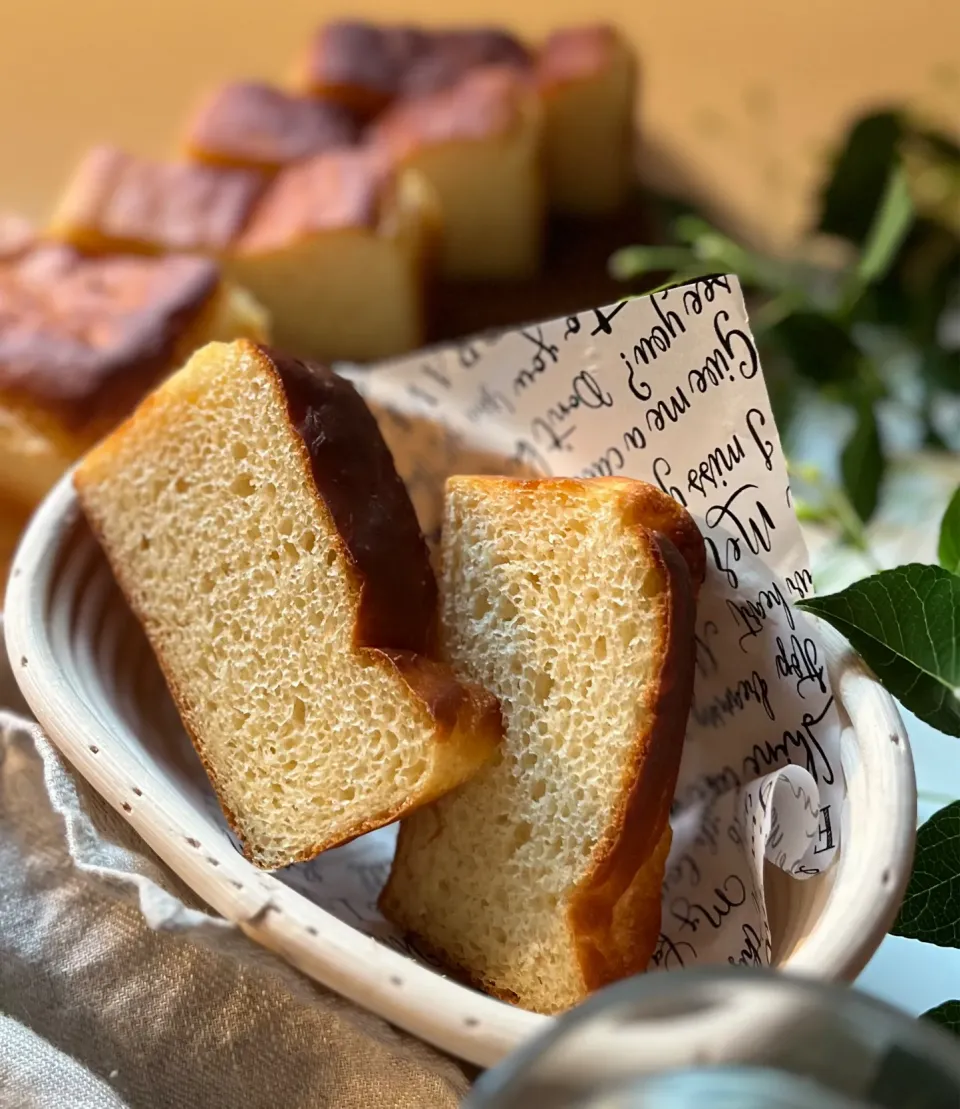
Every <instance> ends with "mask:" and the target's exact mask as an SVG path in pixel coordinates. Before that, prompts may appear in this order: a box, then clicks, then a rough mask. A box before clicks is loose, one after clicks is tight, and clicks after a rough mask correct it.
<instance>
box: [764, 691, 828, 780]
mask: <svg viewBox="0 0 960 1109" xmlns="http://www.w3.org/2000/svg"><path fill="white" fill-rule="evenodd" d="M832 706H833V697H828V698H827V699H826V701H825V702H824V705H823V708H822V709H821V710H820V712H819V714H818V715H816V716H814V715H813V713H812V712H805V713H804V714H803V716H802V717H801V718H800V727H799V728H797V730H796V731H785V732H784V733H783V737H782V739H781V740H780V742H779V743H771V742H770V741H769V740H767V742H766V743H764V744H763V745H762V746H761V745H760V744H759V743H755V744H754V746H753V750H752V751H751V753H750V754H749V755H747V756H746V758H744V760H743V771H744V774H747V775H749V776H750V777H753V778H758V777H759V776H760V775H761V774H765V773H766V772H767V771H768V770H770V769H771V768H773V767H775V766H779V765H781V764H782V763H784V762H790V763H794V764H796V765H798V766H802V767H804V769H806V770H808V771H809V772H810V775H811V776H812V778H813V780H814V781H815V782H817V783H820V782H822V783H823V784H824V785H833V783H834V781H835V778H834V771H833V767H832V766H831V764H830V760H829V759H828V758H827V755H826V752H825V751H824V749H823V746H822V745H821V743H820V740H819V739H818V737H817V733H816V728H817V727H818V725H820V724H822V723H823V720H824V717H825V716H826V715H827V713H828V712H829V711H830V709H831V707H832ZM795 754H796V755H799V757H797V758H794V755H795Z"/></svg>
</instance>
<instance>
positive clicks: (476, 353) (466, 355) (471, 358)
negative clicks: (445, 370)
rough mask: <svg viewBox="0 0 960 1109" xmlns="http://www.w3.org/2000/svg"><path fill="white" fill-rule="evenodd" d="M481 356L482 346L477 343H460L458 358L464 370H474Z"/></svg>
mask: <svg viewBox="0 0 960 1109" xmlns="http://www.w3.org/2000/svg"><path fill="white" fill-rule="evenodd" d="M480 358H481V354H480V348H479V347H478V346H477V344H476V343H470V342H466V343H460V344H459V346H458V347H457V360H458V361H459V363H460V368H461V369H462V370H472V369H473V367H474V366H475V365H476V364H477V363H478V362H479V361H480Z"/></svg>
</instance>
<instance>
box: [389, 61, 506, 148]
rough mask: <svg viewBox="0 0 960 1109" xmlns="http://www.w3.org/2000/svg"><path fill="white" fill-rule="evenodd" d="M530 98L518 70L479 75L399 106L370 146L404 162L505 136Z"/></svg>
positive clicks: (493, 70) (488, 70)
mask: <svg viewBox="0 0 960 1109" xmlns="http://www.w3.org/2000/svg"><path fill="white" fill-rule="evenodd" d="M526 92H527V84H526V81H525V79H524V78H523V77H522V76H521V75H519V74H518V73H517V72H516V71H515V70H512V69H510V68H505V67H502V66H491V67H489V68H486V69H477V70H474V71H472V72H471V73H468V74H467V76H466V77H464V78H463V80H462V81H460V82H459V83H458V84H456V85H454V86H453V88H450V89H445V90H444V91H442V92H436V93H432V94H431V95H429V96H421V97H418V98H416V99H412V100H398V101H397V102H396V103H395V104H394V105H393V107H391V108H388V109H387V111H386V112H385V113H384V114H383V115H382V116H381V117H380V119H379V120H377V121H376V123H375V124H374V125H373V127H372V128H371V131H370V140H371V142H372V143H373V145H374V146H375V147H379V148H382V149H384V150H387V151H389V152H390V154H391V155H392V156H393V157H395V158H404V157H406V155H408V154H410V153H412V152H413V151H415V150H416V149H418V148H419V147H421V146H433V145H438V144H440V143H447V142H457V141H474V140H478V139H489V138H492V137H496V136H499V135H505V134H507V133H509V132H510V131H511V130H512V129H513V128H514V127H516V126H517V124H518V123H519V120H520V118H521V112H522V101H523V98H524V96H525V95H526Z"/></svg>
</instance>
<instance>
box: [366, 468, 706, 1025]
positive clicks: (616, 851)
mask: <svg viewBox="0 0 960 1109" xmlns="http://www.w3.org/2000/svg"><path fill="white" fill-rule="evenodd" d="M452 480H453V481H465V482H469V481H470V480H471V479H469V478H454V479H452ZM481 480H482V481H483V482H484V484H485V485H488V486H490V485H494V484H497V483H503V485H505V486H509V487H511V488H512V489H515V490H517V491H518V492H522V493H535V492H536V490H537V489H538V488H539V487H541V486H544V485H549V486H550V487H551V488H552V489H554V490H557V489H560V490H566V491H568V492H569V493H570V495H571V496H580V495H582V494H583V491H584V488H585V486H592V487H593V488H594V489H597V488H602V489H606V490H608V491H610V492H612V493H614V494H619V496H620V502H619V508H620V511H621V513H622V522H623V525H624V526H625V527H627V528H631V529H634V530H635V531H636V532H637V533H638V535H639V537H640V540H641V542H643V543H644V544H645V545H646V547H647V550H648V552H649V555H650V558H651V560H652V562H653V564H654V566H655V569H656V572H658V573H659V574H660V576H661V578H662V589H661V591H660V601H659V609H660V611H659V614H658V616H659V621H658V622H659V626H660V633H661V647H660V649H659V650H658V652H657V654H658V657H659V660H660V665H659V669H658V673H657V675H656V677H655V679H654V680H653V681H652V682H651V687H650V690H649V692H648V699H647V702H646V704H645V706H644V707H645V709H646V710H647V718H648V719H649V721H650V726H649V727H647V728H645V729H643V730H639V731H638V732H637V735H636V737H635V740H634V744H633V757H632V758H630V759H629V760H628V761H627V764H626V766H625V769H624V772H623V776H622V780H621V791H620V797H619V801H618V803H617V804H616V805H615V808H614V812H613V815H612V818H611V820H610V823H609V825H608V827H607V830H606V834H605V836H604V838H603V839H602V840H601V841H600V843H599V844H598V845H597V848H596V849H595V851H594V854H593V858H592V860H591V868H590V870H589V872H588V873H587V874H586V875H585V876H583V877H582V879H581V881H580V882H579V884H578V885H577V887H576V888H575V889H574V890H573V891H572V892H570V893H569V894H568V896H567V899H566V905H565V908H564V909H561V910H560V911H563V912H564V914H565V919H566V925H567V929H568V934H569V936H570V941H571V945H572V948H573V951H574V952H575V957H576V960H577V966H578V969H579V972H580V976H581V979H582V982H583V989H584V992H585V993H586V992H590V991H593V990H596V989H599V988H601V987H602V986H604V985H607V984H608V983H610V982H612V981H615V980H617V979H619V978H622V977H625V976H627V975H630V974H635V973H640V972H642V971H644V970H646V968H647V966H648V965H649V961H650V958H651V956H652V954H653V952H654V950H655V948H656V943H657V939H658V936H659V932H660V901H661V885H662V881H663V874H664V869H665V864H666V859H667V855H668V853H669V848H670V842H671V830H670V824H669V816H670V808H671V805H672V802H673V797H674V793H675V789H676V780H677V774H678V771H679V767H680V759H681V754H682V748H683V740H684V735H685V731H686V722H687V716H688V713H689V709H690V703H691V700H692V694H693V677H694V657H695V656H694V646H695V644H694V632H695V615H696V597H697V594H698V591H699V588H700V585H701V584H702V582H703V579H704V576H705V570H706V559H705V553H704V544H703V539H702V537H701V535H700V532H699V530H698V528H697V526H696V524H695V523H694V521H693V519H692V518H691V517H690V516H689V514H688V513H687V512H686V511H685V510H684V509H683V508H682V507H681V506H680V505H679V504H677V503H676V502H675V501H673V500H672V499H671V498H670V497H668V496H667V495H666V494H665V493H662V492H661V491H660V490H659V489H656V488H655V487H653V486H650V485H648V484H646V483H644V482H639V481H634V480H629V479H622V478H599V479H592V480H591V481H589V482H585V481H584V480H582V479H575V478H547V479H544V478H533V479H526V480H524V479H514V478H499V479H498V478H489V477H484V478H482V479H481ZM408 835H409V837H413V835H414V832H413V829H411V828H409V826H407V825H404V824H401V827H400V836H399V841H398V845H397V858H398V859H400V858H402V857H404V855H405V852H409V851H410V850H412V847H411V845H410V843H409V842H407V843H405V841H407V840H408ZM400 881H401V879H400V875H399V871H398V869H397V866H396V865H394V867H393V868H392V869H391V873H390V877H389V879H388V882H387V885H386V886H385V887H384V890H383V892H382V894H381V897H380V906H381V910H382V911H383V912H384V915H386V916H387V917H388V918H389V919H391V920H394V921H395V922H397V923H398V924H399V925H401V926H402V927H405V928H407V930H408V931H410V932H411V933H412V934H414V935H416V936H417V940H418V943H420V944H421V945H422V946H423V948H424V950H425V951H427V952H429V954H430V955H431V956H432V957H434V958H436V959H438V960H439V961H441V962H442V963H443V965H444V966H445V967H447V968H448V969H450V970H451V972H452V973H453V974H455V975H456V976H457V977H459V978H461V979H463V980H465V981H467V982H469V983H470V984H471V985H473V986H475V987H477V988H479V989H482V990H484V991H485V992H487V993H489V994H491V995H493V996H495V997H498V998H500V999H501V1000H503V1001H508V1002H511V1003H513V1004H521V1005H522V1004H525V1003H526V999H524V998H523V997H519V996H518V995H517V994H516V993H514V992H513V991H512V990H510V989H507V988H505V987H504V986H502V985H500V984H498V983H497V982H495V981H492V980H490V979H488V978H485V977H483V976H482V975H479V974H477V973H476V972H475V971H474V970H473V969H472V968H470V967H468V966H464V965H462V964H460V963H458V962H457V961H456V960H455V959H451V957H450V955H449V953H447V952H445V951H444V950H443V949H441V948H439V947H437V946H436V945H434V944H432V943H431V942H430V941H429V939H427V938H426V937H424V936H423V934H422V932H420V931H419V930H418V929H417V927H416V926H415V925H414V923H413V921H412V920H411V918H410V915H409V913H407V912H406V903H407V900H408V899H409V896H410V895H409V891H405V890H402V889H401V888H399V887H398V883H400Z"/></svg>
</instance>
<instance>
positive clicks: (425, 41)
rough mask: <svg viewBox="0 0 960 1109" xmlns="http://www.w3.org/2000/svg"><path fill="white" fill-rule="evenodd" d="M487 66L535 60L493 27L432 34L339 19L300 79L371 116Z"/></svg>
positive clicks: (322, 36) (319, 36) (317, 39)
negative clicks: (396, 102) (393, 102)
mask: <svg viewBox="0 0 960 1109" xmlns="http://www.w3.org/2000/svg"><path fill="white" fill-rule="evenodd" d="M487 65H512V66H516V67H517V68H528V67H529V65H530V55H529V52H528V51H527V49H526V47H525V46H524V45H523V44H522V43H521V42H520V41H519V39H517V38H516V37H514V36H513V35H511V34H509V33H508V32H506V31H502V30H498V29H494V28H485V27H477V28H471V27H464V28H449V29H444V30H437V31H427V30H424V29H423V28H420V27H413V26H392V25H376V24H371V23H363V22H359V21H356V20H340V21H336V22H332V23H328V24H327V25H326V26H324V27H322V28H320V30H318V31H317V33H316V34H315V35H314V37H313V39H312V41H311V43H310V45H309V48H308V49H307V51H306V53H305V55H304V57H303V59H302V62H301V65H300V67H299V71H298V73H297V76H296V82H297V85H298V87H299V88H300V89H301V90H302V91H305V92H308V93H310V94H312V95H314V96H320V97H324V98H328V99H331V100H335V101H337V102H338V103H341V104H344V105H345V106H346V107H348V108H349V109H350V110H351V111H356V112H358V113H360V114H362V115H363V116H365V117H367V118H370V117H372V116H375V115H376V114H377V113H378V112H381V111H382V110H383V109H384V108H386V107H387V106H388V105H389V104H390V103H391V102H392V101H394V100H396V99H398V98H405V97H412V96H422V95H424V94H427V93H434V92H439V91H441V90H442V89H445V88H449V87H451V86H452V85H454V84H456V83H457V82H458V81H459V80H460V78H461V77H463V76H465V75H466V74H467V73H468V72H469V71H470V70H472V69H476V68H478V67H481V66H487Z"/></svg>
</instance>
